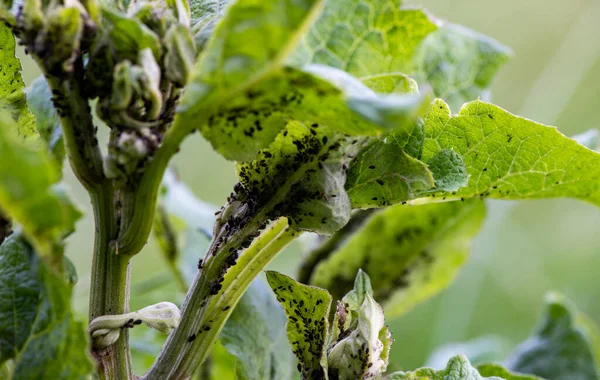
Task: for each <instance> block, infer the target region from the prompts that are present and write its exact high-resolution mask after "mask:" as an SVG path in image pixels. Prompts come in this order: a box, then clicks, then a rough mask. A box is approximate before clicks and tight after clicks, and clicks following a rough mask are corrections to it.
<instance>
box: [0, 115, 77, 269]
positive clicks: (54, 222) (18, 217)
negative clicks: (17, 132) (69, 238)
mask: <svg viewBox="0 0 600 380" xmlns="http://www.w3.org/2000/svg"><path fill="white" fill-rule="evenodd" d="M0 124H1V127H0V155H1V157H2V161H1V164H0V177H1V178H2V182H0V207H1V208H2V210H3V211H4V212H5V213H6V214H8V215H9V216H11V217H12V218H14V220H15V221H16V222H18V223H20V224H21V225H22V226H23V231H24V233H25V235H26V236H27V237H28V238H29V239H31V241H32V242H33V243H34V246H35V247H36V249H37V251H38V252H39V253H40V255H42V257H46V258H47V259H48V260H49V262H50V263H51V264H52V265H54V264H57V265H60V264H59V263H60V261H57V258H60V255H55V254H54V253H55V251H56V249H57V247H58V246H60V244H61V240H62V238H63V237H64V236H66V235H67V234H68V233H70V232H72V231H73V230H74V228H75V222H76V221H77V219H79V217H80V216H81V214H80V212H79V211H78V210H77V208H75V206H74V205H73V204H72V203H71V202H70V201H69V199H68V198H67V196H66V194H65V192H64V190H63V189H62V188H61V187H60V186H58V185H57V184H56V182H57V181H58V180H59V179H60V171H59V169H58V167H57V165H56V163H55V162H54V160H53V159H52V158H50V157H49V154H48V153H47V151H46V150H45V149H42V147H40V146H39V144H35V145H33V146H27V145H25V144H24V143H23V142H22V141H21V140H20V139H19V138H17V137H16V136H14V135H13V130H14V128H15V125H14V124H13V123H10V122H8V121H7V120H3V119H0Z"/></svg>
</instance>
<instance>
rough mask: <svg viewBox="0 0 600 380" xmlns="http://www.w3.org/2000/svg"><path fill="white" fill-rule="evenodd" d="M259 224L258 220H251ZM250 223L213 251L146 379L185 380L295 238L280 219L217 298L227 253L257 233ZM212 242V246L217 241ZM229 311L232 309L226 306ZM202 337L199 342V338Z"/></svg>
mask: <svg viewBox="0 0 600 380" xmlns="http://www.w3.org/2000/svg"><path fill="white" fill-rule="evenodd" d="M257 219H259V220H260V219H261V218H260V217H255V218H253V220H257ZM258 226H259V225H258V224H256V222H254V223H253V222H252V221H251V222H250V223H248V225H247V226H246V227H245V228H243V229H242V230H239V231H237V233H235V234H234V235H233V236H232V238H231V239H229V240H228V241H227V242H225V243H224V244H223V245H221V246H220V247H219V250H218V251H217V252H215V255H214V256H210V255H211V252H212V251H211V249H209V251H208V254H207V257H208V259H207V260H205V264H204V268H203V270H202V271H201V272H199V274H198V275H197V276H196V278H195V279H194V283H193V284H192V286H191V288H190V291H189V292H188V294H187V296H186V299H185V301H184V304H183V307H182V315H183V316H184V317H183V318H182V320H181V323H180V325H179V327H178V328H177V329H176V330H175V331H174V332H173V333H172V334H171V335H170V336H169V338H168V339H167V342H166V344H165V346H164V347H163V350H162V351H161V353H160V355H159V357H158V358H157V360H156V361H155V363H154V364H153V366H152V368H150V370H149V371H148V373H147V374H146V375H145V376H144V379H187V378H189V377H190V376H191V375H192V374H193V373H194V371H195V370H196V368H197V367H198V366H199V365H200V364H201V363H202V361H203V360H204V359H205V358H206V356H207V354H208V353H209V352H210V348H211V347H212V345H213V344H214V342H215V339H216V338H217V336H218V333H219V331H220V330H221V329H222V327H223V325H224V324H225V321H226V320H227V318H228V317H229V314H230V313H231V311H232V308H233V307H234V306H235V304H236V303H237V302H238V301H239V299H240V297H241V296H242V295H243V293H244V291H245V290H246V288H247V287H248V286H249V285H250V282H251V281H252V280H253V279H254V277H256V275H257V274H258V273H259V272H260V271H261V270H262V269H263V268H264V267H265V266H266V265H267V264H268V263H269V262H270V261H271V260H272V258H273V257H275V255H276V254H277V253H278V252H279V251H280V250H281V249H282V248H283V247H285V246H286V245H287V244H288V243H289V242H290V241H291V240H292V239H293V238H294V237H295V236H296V235H297V233H296V232H295V231H293V230H292V229H291V228H289V227H288V222H287V219H285V218H282V219H279V220H278V221H276V222H275V223H273V224H272V226H271V227H269V228H268V229H267V230H266V231H265V232H263V234H262V235H261V236H260V237H259V238H258V239H256V240H255V241H254V242H253V244H252V245H251V246H250V247H249V248H248V250H247V251H246V252H244V254H243V255H242V256H241V257H240V263H238V264H237V265H235V266H234V267H233V268H232V269H230V271H229V272H228V273H227V274H226V275H225V278H224V280H223V282H222V286H223V290H222V291H220V292H218V293H217V294H216V295H215V296H214V297H213V298H211V296H212V294H211V291H210V288H211V286H210V284H211V282H212V281H215V280H216V279H217V278H218V277H219V275H220V273H221V268H222V267H223V265H224V264H225V261H226V260H227V255H226V254H225V253H226V252H229V251H230V249H232V248H233V249H235V245H236V244H237V245H239V244H240V242H242V241H244V239H245V238H244V236H250V235H251V234H252V232H251V231H256V229H257V228H258ZM213 242H214V241H213ZM228 306H229V307H228ZM196 338H198V339H196Z"/></svg>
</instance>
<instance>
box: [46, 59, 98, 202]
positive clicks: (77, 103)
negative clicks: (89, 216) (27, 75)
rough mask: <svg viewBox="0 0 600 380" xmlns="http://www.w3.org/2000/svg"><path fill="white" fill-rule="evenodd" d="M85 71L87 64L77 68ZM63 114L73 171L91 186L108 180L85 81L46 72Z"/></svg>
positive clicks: (64, 134)
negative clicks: (83, 90) (84, 89)
mask: <svg viewBox="0 0 600 380" xmlns="http://www.w3.org/2000/svg"><path fill="white" fill-rule="evenodd" d="M79 69H80V70H81V72H82V71H83V65H81V67H78V68H77V70H79ZM46 80H47V82H48V86H49V87H50V89H51V91H52V94H53V97H52V100H53V102H54V107H55V108H56V111H57V113H58V115H59V118H60V124H61V127H62V132H63V139H64V142H65V145H66V148H67V149H66V150H67V156H68V157H69V163H70V164H71V168H72V169H73V172H74V173H75V175H76V176H77V178H78V179H79V181H80V182H81V184H82V185H83V186H84V187H85V188H86V189H87V190H88V191H92V188H93V187H95V186H98V185H100V184H102V182H103V181H104V180H105V177H104V173H103V171H102V153H101V152H100V147H99V146H98V139H97V138H96V127H94V123H93V120H92V115H91V110H90V105H89V103H88V100H87V98H86V97H85V96H83V94H82V93H81V87H80V86H81V83H79V82H78V80H77V78H76V76H75V74H71V75H69V76H68V77H67V79H65V80H60V79H58V78H55V77H52V76H48V75H47V76H46Z"/></svg>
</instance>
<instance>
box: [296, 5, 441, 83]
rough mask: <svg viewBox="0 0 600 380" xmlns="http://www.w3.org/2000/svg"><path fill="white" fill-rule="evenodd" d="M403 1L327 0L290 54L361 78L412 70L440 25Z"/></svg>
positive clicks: (300, 62) (299, 59)
mask: <svg viewBox="0 0 600 380" xmlns="http://www.w3.org/2000/svg"><path fill="white" fill-rule="evenodd" d="M400 3H401V2H400V1H399V0H339V1H328V2H327V3H326V5H325V9H324V11H323V14H322V15H321V17H320V18H319V19H318V20H317V22H316V23H315V25H314V26H313V27H312V28H311V29H310V32H309V33H308V35H307V36H306V37H305V38H304V39H303V40H302V43H301V44H300V46H299V48H298V49H297V51H296V52H295V54H294V55H293V58H292V60H291V61H292V62H293V63H294V64H295V65H298V66H301V65H303V64H306V63H321V64H326V65H329V66H332V67H336V68H339V69H342V70H344V71H346V72H348V73H350V74H352V75H354V76H357V77H366V76H370V75H378V74H387V73H398V72H400V73H410V72H412V68H413V62H412V57H413V55H414V53H415V51H416V49H417V47H418V46H419V44H420V43H421V42H422V41H423V39H424V38H425V37H426V36H427V35H428V34H429V33H431V32H432V31H434V30H435V29H436V28H437V27H436V25H435V23H434V22H433V21H432V20H431V18H430V17H429V16H428V15H427V14H426V13H425V12H424V11H423V10H420V9H401V8H400Z"/></svg>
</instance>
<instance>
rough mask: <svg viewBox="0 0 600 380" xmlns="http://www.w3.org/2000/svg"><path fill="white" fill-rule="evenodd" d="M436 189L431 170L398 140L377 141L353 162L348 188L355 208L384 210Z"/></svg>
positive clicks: (346, 186)
mask: <svg viewBox="0 0 600 380" xmlns="http://www.w3.org/2000/svg"><path fill="white" fill-rule="evenodd" d="M433 187H434V176H433V173H432V172H431V171H430V169H429V167H428V166H427V165H426V164H425V163H423V162H421V161H419V160H417V159H415V158H412V157H411V156H409V155H408V154H406V153H405V152H404V151H403V150H402V147H400V146H399V145H398V144H397V142H396V141H395V140H391V139H390V141H389V142H388V141H384V142H382V141H379V140H373V141H372V142H371V143H370V144H369V145H368V146H367V147H365V148H364V149H362V150H361V151H360V153H359V154H358V156H357V157H356V158H355V159H354V160H352V163H351V165H350V170H349V171H348V178H347V180H346V184H345V188H346V191H347V192H348V196H349V197H350V200H351V201H352V207H353V208H369V207H384V206H388V205H393V204H396V203H400V202H404V201H407V200H410V199H414V198H416V197H417V196H418V194H420V193H422V192H423V191H426V190H429V189H432V188H433Z"/></svg>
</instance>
